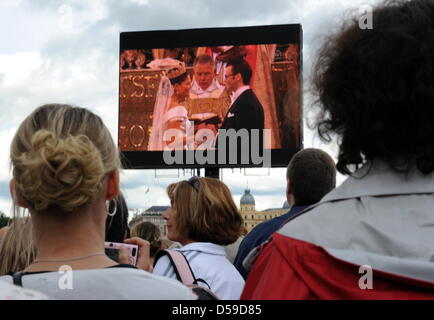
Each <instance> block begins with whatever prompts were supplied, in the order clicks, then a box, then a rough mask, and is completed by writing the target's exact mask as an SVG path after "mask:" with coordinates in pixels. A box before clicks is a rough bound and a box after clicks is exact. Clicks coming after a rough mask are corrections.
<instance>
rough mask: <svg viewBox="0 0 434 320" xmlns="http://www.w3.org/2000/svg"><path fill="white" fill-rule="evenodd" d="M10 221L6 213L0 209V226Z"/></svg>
mask: <svg viewBox="0 0 434 320" xmlns="http://www.w3.org/2000/svg"><path fill="white" fill-rule="evenodd" d="M11 221H12V219H11V218H9V217H8V216H7V215H5V214H4V213H3V212H2V211H0V228H3V227H6V226H7V225H9V223H10V222H11Z"/></svg>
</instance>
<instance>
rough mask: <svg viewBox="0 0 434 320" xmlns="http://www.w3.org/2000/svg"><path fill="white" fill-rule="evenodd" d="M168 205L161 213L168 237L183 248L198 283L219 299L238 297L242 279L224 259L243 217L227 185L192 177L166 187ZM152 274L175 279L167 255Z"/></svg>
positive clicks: (209, 179) (238, 234)
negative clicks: (165, 222)
mask: <svg viewBox="0 0 434 320" xmlns="http://www.w3.org/2000/svg"><path fill="white" fill-rule="evenodd" d="M167 193H168V195H169V198H170V203H171V206H170V207H169V209H167V211H166V212H165V213H164V214H163V217H164V219H166V221H167V237H168V238H169V239H170V240H172V241H177V242H179V243H181V244H182V245H183V247H181V248H179V249H177V250H178V251H180V252H181V253H182V254H183V255H184V256H185V257H186V259H187V261H188V263H189V264H190V267H191V270H192V271H193V274H194V276H195V277H196V279H200V280H199V281H198V284H199V285H201V286H204V287H207V288H209V289H211V290H212V291H213V292H214V293H215V294H216V295H217V296H218V297H219V298H220V299H239V297H240V295H241V292H242V290H243V287H244V279H243V278H242V277H241V275H240V274H239V272H238V271H237V270H236V269H235V267H234V266H233V265H232V264H231V263H230V262H229V260H228V259H227V258H226V252H225V249H224V246H225V245H228V244H231V243H233V242H235V241H236V240H237V239H238V237H239V236H240V234H241V226H242V217H241V215H240V213H239V211H238V209H237V207H236V206H235V203H234V201H233V199H232V195H231V193H230V191H229V189H228V187H227V186H226V185H225V184H224V183H223V182H221V181H220V180H218V179H212V178H198V177H192V178H191V179H190V180H188V181H181V182H178V183H174V184H171V185H169V186H168V188H167ZM153 273H154V274H158V275H162V276H165V277H169V278H176V274H175V271H174V269H173V267H172V265H171V263H170V260H169V258H168V257H167V256H163V257H161V258H160V259H159V260H158V261H157V262H156V265H155V268H154V271H153Z"/></svg>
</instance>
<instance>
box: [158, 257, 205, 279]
mask: <svg viewBox="0 0 434 320" xmlns="http://www.w3.org/2000/svg"><path fill="white" fill-rule="evenodd" d="M164 255H167V257H168V258H169V260H170V262H171V263H172V267H173V269H174V270H175V273H176V278H177V279H178V280H179V281H181V282H182V283H183V284H185V285H191V284H195V283H196V278H195V276H194V273H193V270H191V267H190V264H189V263H188V260H187V258H186V257H185V256H184V255H183V254H182V252H179V251H178V250H160V251H159V252H158V254H157V256H156V257H155V262H154V266H155V264H156V262H157V260H158V259H159V258H160V257H162V256H164Z"/></svg>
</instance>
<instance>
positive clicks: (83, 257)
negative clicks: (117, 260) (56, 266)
mask: <svg viewBox="0 0 434 320" xmlns="http://www.w3.org/2000/svg"><path fill="white" fill-rule="evenodd" d="M95 256H105V253H104V252H98V253H93V254H90V255H88V256H82V257H74V258H68V259H36V260H34V261H33V264H34V263H39V262H66V261H76V260H84V259H87V258H90V257H95Z"/></svg>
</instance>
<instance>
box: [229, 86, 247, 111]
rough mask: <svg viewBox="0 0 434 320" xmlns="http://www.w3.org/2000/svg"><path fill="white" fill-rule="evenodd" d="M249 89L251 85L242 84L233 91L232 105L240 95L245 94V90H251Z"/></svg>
mask: <svg viewBox="0 0 434 320" xmlns="http://www.w3.org/2000/svg"><path fill="white" fill-rule="evenodd" d="M249 89H250V86H242V87H240V88H238V89H237V90H236V91H235V92H233V93H232V95H231V100H232V103H231V106H232V105H233V104H234V102H235V101H236V100H237V99H238V97H239V96H240V95H242V94H243V92H244V91H246V90H249Z"/></svg>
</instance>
